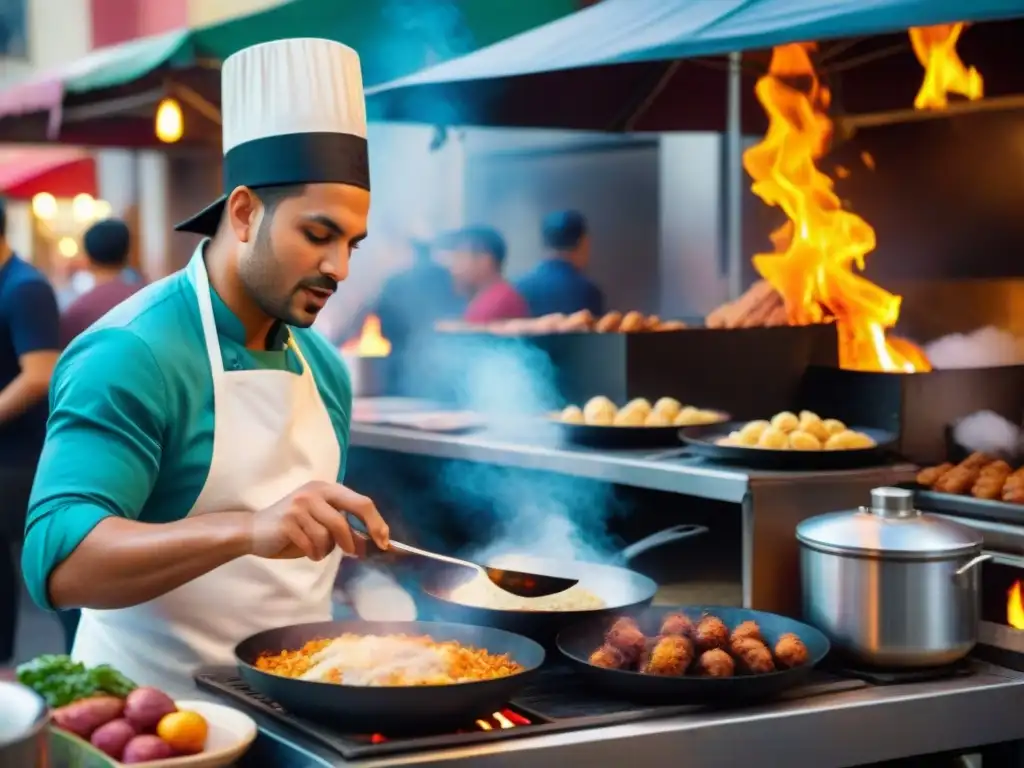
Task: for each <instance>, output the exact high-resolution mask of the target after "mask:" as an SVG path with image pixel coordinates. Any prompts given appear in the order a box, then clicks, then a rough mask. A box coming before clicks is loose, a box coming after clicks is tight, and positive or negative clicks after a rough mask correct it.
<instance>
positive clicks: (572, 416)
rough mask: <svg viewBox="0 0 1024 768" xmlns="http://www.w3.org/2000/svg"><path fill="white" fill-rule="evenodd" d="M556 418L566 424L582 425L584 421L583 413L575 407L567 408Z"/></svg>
mask: <svg viewBox="0 0 1024 768" xmlns="http://www.w3.org/2000/svg"><path fill="white" fill-rule="evenodd" d="M558 418H559V419H560V420H561V421H563V422H565V423H566V424H583V423H584V422H585V421H586V419H585V418H584V416H583V411H582V410H580V409H579V407H577V406H575V405H570V406H567V407H566V408H565V410H563V411H562V413H561V414H560V415H559V417H558Z"/></svg>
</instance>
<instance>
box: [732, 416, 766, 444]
mask: <svg viewBox="0 0 1024 768" xmlns="http://www.w3.org/2000/svg"><path fill="white" fill-rule="evenodd" d="M770 426H771V424H769V423H768V422H767V421H764V420H763V419H758V420H757V421H748V422H747V423H746V424H745V425H744V427H743V428H742V429H741V430H740V443H741V444H743V445H757V441H758V440H760V439H761V433H762V432H764V431H765V430H766V429H768V428H769V427H770Z"/></svg>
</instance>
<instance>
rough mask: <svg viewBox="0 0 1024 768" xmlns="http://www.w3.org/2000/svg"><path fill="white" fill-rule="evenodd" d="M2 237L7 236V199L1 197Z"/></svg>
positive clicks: (0, 227)
mask: <svg viewBox="0 0 1024 768" xmlns="http://www.w3.org/2000/svg"><path fill="white" fill-rule="evenodd" d="M0 237H7V201H6V200H4V198H2V197H0Z"/></svg>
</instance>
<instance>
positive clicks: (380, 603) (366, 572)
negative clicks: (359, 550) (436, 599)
mask: <svg viewBox="0 0 1024 768" xmlns="http://www.w3.org/2000/svg"><path fill="white" fill-rule="evenodd" d="M346 591H347V593H348V598H349V600H350V601H351V603H352V610H354V611H355V613H356V615H357V616H358V617H359V618H361V619H363V620H364V621H415V620H416V602H415V600H413V598H412V596H411V595H410V594H409V593H408V592H406V591H405V589H403V588H402V586H401V585H400V584H399V583H398V582H397V581H396V580H395V579H394V578H393V577H392V576H391V574H389V573H387V572H386V571H383V570H380V569H379V568H373V567H370V566H366V565H364V566H363V567H361V568H360V569H359V571H358V572H357V573H356V575H354V576H353V577H352V578H351V579H350V580H349V582H348V584H347V589H346Z"/></svg>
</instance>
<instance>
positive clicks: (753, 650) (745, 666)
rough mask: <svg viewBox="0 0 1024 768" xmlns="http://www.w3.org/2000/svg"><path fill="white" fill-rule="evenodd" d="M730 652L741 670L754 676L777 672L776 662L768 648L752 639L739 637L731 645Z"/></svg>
mask: <svg viewBox="0 0 1024 768" xmlns="http://www.w3.org/2000/svg"><path fill="white" fill-rule="evenodd" d="M729 650H730V651H731V652H732V655H733V656H734V657H735V659H736V661H737V662H739V666H740V669H742V670H744V671H746V672H749V673H750V674H753V675H763V674H765V673H766V672H774V671H775V662H774V661H773V660H772V652H771V651H769V650H768V646H766V645H765V644H764V643H762V642H761V641H760V640H755V639H754V638H752V637H739V638H737V639H736V641H735V642H733V643H730V644H729Z"/></svg>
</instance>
